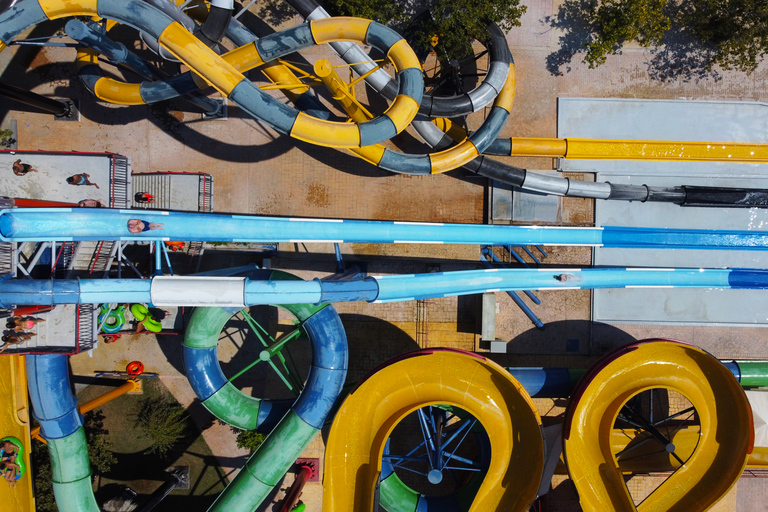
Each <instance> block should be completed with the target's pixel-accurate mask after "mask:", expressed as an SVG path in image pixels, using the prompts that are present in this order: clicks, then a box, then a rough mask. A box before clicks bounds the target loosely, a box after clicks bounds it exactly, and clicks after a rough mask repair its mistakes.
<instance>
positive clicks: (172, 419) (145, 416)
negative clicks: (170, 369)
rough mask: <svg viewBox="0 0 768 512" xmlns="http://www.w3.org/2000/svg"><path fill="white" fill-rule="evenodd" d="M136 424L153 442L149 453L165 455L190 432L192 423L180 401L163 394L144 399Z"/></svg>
mask: <svg viewBox="0 0 768 512" xmlns="http://www.w3.org/2000/svg"><path fill="white" fill-rule="evenodd" d="M134 426H135V427H136V428H138V429H139V430H140V431H141V433H142V434H143V435H144V436H146V437H147V438H148V439H149V441H150V442H151V446H150V447H149V448H148V449H147V453H149V454H153V453H154V454H157V455H160V456H161V457H163V456H165V455H167V454H168V452H170V451H171V450H172V449H173V448H174V447H175V446H176V445H177V444H178V443H179V442H181V441H182V440H183V439H184V438H185V437H186V436H187V435H188V434H189V430H190V426H191V423H190V418H189V414H188V413H187V411H186V410H185V409H184V408H183V407H182V406H181V405H179V403H178V402H175V401H173V400H171V399H169V398H166V397H162V396H161V397H147V398H144V400H142V402H141V404H140V405H139V410H138V412H137V413H136V421H135V424H134Z"/></svg>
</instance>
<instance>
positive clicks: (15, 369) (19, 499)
mask: <svg viewBox="0 0 768 512" xmlns="http://www.w3.org/2000/svg"><path fill="white" fill-rule="evenodd" d="M0 396H2V399H0V438H3V437H9V436H13V437H15V438H17V439H19V440H20V441H21V442H22V443H23V444H24V452H23V457H24V465H25V466H26V471H25V473H24V476H22V477H21V478H20V479H19V480H18V481H17V482H16V487H15V488H14V489H11V486H10V485H9V484H8V482H6V481H5V479H4V478H3V479H0V503H2V506H0V509H1V510H13V511H14V512H34V510H35V498H34V497H33V495H32V473H31V471H32V468H31V466H30V463H29V450H30V447H31V441H30V439H29V417H30V412H29V402H28V399H27V372H26V366H25V361H24V356H16V355H8V356H2V357H0Z"/></svg>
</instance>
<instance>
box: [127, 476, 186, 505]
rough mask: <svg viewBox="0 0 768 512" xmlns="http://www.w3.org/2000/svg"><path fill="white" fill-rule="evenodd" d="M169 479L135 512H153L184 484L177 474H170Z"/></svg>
mask: <svg viewBox="0 0 768 512" xmlns="http://www.w3.org/2000/svg"><path fill="white" fill-rule="evenodd" d="M168 477H169V478H168V480H166V481H165V482H164V483H163V485H161V486H160V487H158V488H157V490H155V492H153V493H152V494H150V495H149V498H147V501H145V502H144V503H142V504H141V505H140V506H139V507H138V508H135V509H134V510H133V512H151V511H152V510H154V509H155V507H157V506H158V505H159V504H160V503H162V501H163V500H164V499H165V498H166V497H167V496H168V495H169V494H171V491H173V490H174V489H175V488H177V487H178V486H180V485H181V484H182V479H181V477H180V476H179V475H178V474H176V473H175V472H170V473H169V474H168Z"/></svg>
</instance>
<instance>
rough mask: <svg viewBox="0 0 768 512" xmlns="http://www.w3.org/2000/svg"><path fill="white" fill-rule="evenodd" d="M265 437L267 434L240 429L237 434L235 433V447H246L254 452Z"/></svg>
mask: <svg viewBox="0 0 768 512" xmlns="http://www.w3.org/2000/svg"><path fill="white" fill-rule="evenodd" d="M266 438H267V436H265V435H264V434H259V433H258V432H254V431H252V430H242V431H240V433H239V434H237V447H238V448H248V449H249V450H251V451H253V452H255V451H256V449H257V448H258V447H259V446H261V443H263V442H264V439H266Z"/></svg>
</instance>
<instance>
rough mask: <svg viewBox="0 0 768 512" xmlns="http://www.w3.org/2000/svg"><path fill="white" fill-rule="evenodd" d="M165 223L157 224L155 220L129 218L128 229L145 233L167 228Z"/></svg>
mask: <svg viewBox="0 0 768 512" xmlns="http://www.w3.org/2000/svg"><path fill="white" fill-rule="evenodd" d="M163 226H165V224H155V223H154V222H147V221H144V220H141V219H129V220H128V231H130V232H131V233H143V232H144V231H150V230H153V229H165V228H164V227H163Z"/></svg>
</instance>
